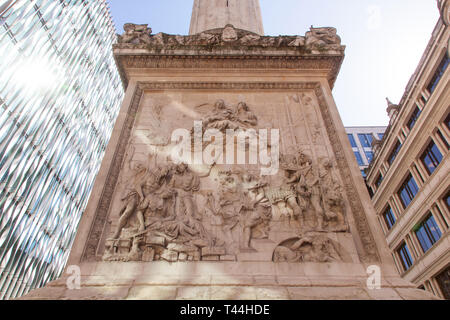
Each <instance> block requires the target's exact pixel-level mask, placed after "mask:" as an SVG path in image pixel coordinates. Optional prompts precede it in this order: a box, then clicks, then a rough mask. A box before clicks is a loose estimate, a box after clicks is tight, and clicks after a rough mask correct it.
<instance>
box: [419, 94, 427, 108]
mask: <svg viewBox="0 0 450 320" xmlns="http://www.w3.org/2000/svg"><path fill="white" fill-rule="evenodd" d="M420 101H422V105H423V106H425V105H426V104H427V100H425V98H424V96H422V95H421V96H420Z"/></svg>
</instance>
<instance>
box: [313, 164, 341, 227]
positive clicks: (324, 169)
mask: <svg viewBox="0 0 450 320" xmlns="http://www.w3.org/2000/svg"><path fill="white" fill-rule="evenodd" d="M332 168H333V166H332V164H331V162H330V160H328V159H324V160H323V161H322V164H321V167H320V170H319V175H320V180H321V188H322V199H323V205H324V212H325V216H326V218H327V220H328V221H329V224H334V226H332V227H331V228H329V229H331V231H335V232H341V231H347V229H348V228H347V224H346V222H345V218H344V208H345V203H344V200H343V197H342V192H341V186H340V185H339V183H338V182H337V181H338V179H337V178H336V177H335V176H334V174H333V172H332Z"/></svg>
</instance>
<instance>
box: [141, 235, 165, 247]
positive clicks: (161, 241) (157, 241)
mask: <svg viewBox="0 0 450 320" xmlns="http://www.w3.org/2000/svg"><path fill="white" fill-rule="evenodd" d="M145 242H146V243H147V244H149V245H157V246H162V247H165V246H166V238H164V237H153V236H152V237H146V238H145Z"/></svg>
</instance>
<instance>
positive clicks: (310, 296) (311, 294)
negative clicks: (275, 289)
mask: <svg viewBox="0 0 450 320" xmlns="http://www.w3.org/2000/svg"><path fill="white" fill-rule="evenodd" d="M288 292H289V295H290V297H291V299H293V300H324V299H326V300H368V299H370V297H369V295H368V293H367V292H366V291H365V290H364V289H362V288H349V287H345V288H324V287H310V288H302V287H297V288H288Z"/></svg>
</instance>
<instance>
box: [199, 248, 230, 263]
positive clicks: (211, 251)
mask: <svg viewBox="0 0 450 320" xmlns="http://www.w3.org/2000/svg"><path fill="white" fill-rule="evenodd" d="M225 253H226V252H225V248H222V247H220V248H214V247H204V248H202V257H207V256H216V255H217V256H222V255H225ZM203 260H204V259H203Z"/></svg>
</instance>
